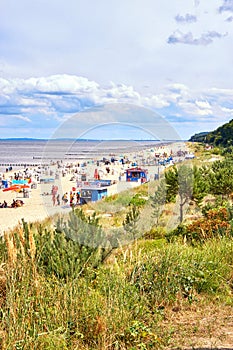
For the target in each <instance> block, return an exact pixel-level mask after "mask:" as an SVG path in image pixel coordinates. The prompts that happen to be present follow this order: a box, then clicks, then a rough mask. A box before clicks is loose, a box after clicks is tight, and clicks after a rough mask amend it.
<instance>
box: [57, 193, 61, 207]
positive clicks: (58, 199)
mask: <svg viewBox="0 0 233 350" xmlns="http://www.w3.org/2000/svg"><path fill="white" fill-rule="evenodd" d="M60 204H61V202H60V194H59V193H58V195H57V205H60Z"/></svg>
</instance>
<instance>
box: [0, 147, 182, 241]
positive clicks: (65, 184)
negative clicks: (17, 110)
mask: <svg viewBox="0 0 233 350" xmlns="http://www.w3.org/2000/svg"><path fill="white" fill-rule="evenodd" d="M177 149H180V145H179V144H175V145H174V144H173V145H171V144H169V145H166V146H158V147H157V148H156V150H155V149H153V152H152V150H151V149H145V150H141V151H139V152H133V153H132V152H131V153H128V154H125V157H126V158H128V159H129V160H130V161H131V164H132V163H134V162H135V163H138V164H139V166H140V163H141V162H142V160H143V159H144V160H145V159H146V160H147V161H149V159H153V157H154V153H155V152H154V151H156V152H157V153H160V154H161V155H162V154H163V153H164V152H166V153H168V154H170V152H171V150H172V151H173V154H174V152H176V150H177ZM109 158H110V157H109ZM100 159H101V157H100ZM101 164H102V163H101ZM106 167H107V166H106V165H104V164H102V165H100V166H98V167H97V166H96V163H95V162H94V161H93V162H91V161H90V162H89V163H88V164H87V166H86V167H85V168H81V169H80V170H81V172H83V173H86V174H87V179H93V177H94V172H95V169H96V168H97V169H98V172H99V174H100V175H101V179H110V180H114V181H115V182H116V184H115V185H113V186H111V187H110V188H109V190H108V195H111V194H114V193H119V192H121V191H124V190H127V189H128V188H132V187H135V186H139V185H140V183H139V182H138V183H132V182H126V181H125V175H123V174H124V171H125V170H126V169H127V168H129V167H131V165H130V164H125V165H124V166H122V164H121V163H120V162H115V164H114V165H112V164H110V165H109V168H110V173H109V174H107V173H106ZM141 167H142V168H144V169H148V174H149V176H148V177H149V179H150V180H153V179H154V174H155V173H157V172H158V166H155V165H153V164H152V165H145V166H143V165H142V166H141ZM163 169H164V167H162V166H161V167H160V172H162V171H163ZM13 174H14V169H13V171H12V172H9V173H5V178H6V179H7V178H9V177H10V176H12V175H13ZM120 174H121V181H119V175H120ZM73 175H74V174H73V173H72V171H70V172H68V173H66V175H65V176H61V175H60V177H59V179H56V180H55V181H54V183H50V184H39V183H38V185H37V188H36V189H31V190H30V196H29V198H23V193H18V192H13V191H7V192H3V190H2V189H1V190H0V203H3V201H4V200H5V201H6V202H7V203H8V205H10V204H11V203H12V201H13V199H21V200H23V202H24V205H23V206H22V207H19V208H0V235H3V234H4V232H5V231H8V230H10V229H13V228H14V227H15V226H16V225H18V224H19V223H21V222H22V219H24V220H25V221H26V222H35V221H41V220H43V219H45V218H47V217H48V216H51V215H53V214H56V213H68V212H69V211H70V210H71V208H70V206H69V203H68V204H67V205H63V204H62V195H63V194H64V193H66V192H67V193H68V198H69V193H70V191H72V188H73V187H75V188H76V180H75V179H72V178H73ZM52 185H55V186H57V187H58V193H59V194H60V200H61V205H60V206H53V203H52V195H51V189H52ZM44 193H49V194H48V195H44Z"/></svg>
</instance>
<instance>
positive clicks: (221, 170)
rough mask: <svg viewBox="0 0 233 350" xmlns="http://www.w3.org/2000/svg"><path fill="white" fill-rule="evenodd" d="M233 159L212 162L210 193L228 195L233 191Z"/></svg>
mask: <svg viewBox="0 0 233 350" xmlns="http://www.w3.org/2000/svg"><path fill="white" fill-rule="evenodd" d="M232 173H233V161H232V160H231V159H225V160H223V161H216V162H214V163H213V164H212V167H211V172H210V176H209V186H210V193H211V194H213V195H220V196H222V197H228V196H229V195H230V194H231V193H232V192H233V176H232Z"/></svg>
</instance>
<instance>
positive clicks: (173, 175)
mask: <svg viewBox="0 0 233 350" xmlns="http://www.w3.org/2000/svg"><path fill="white" fill-rule="evenodd" d="M165 181H166V202H167V203H169V202H175V201H176V196H177V193H178V170H177V167H176V166H173V167H171V168H169V169H168V170H166V171H165Z"/></svg>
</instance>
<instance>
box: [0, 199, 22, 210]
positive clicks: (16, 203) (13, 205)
mask: <svg viewBox="0 0 233 350" xmlns="http://www.w3.org/2000/svg"><path fill="white" fill-rule="evenodd" d="M23 205H24V202H23V201H22V200H21V199H16V200H15V199H13V201H12V203H11V204H10V206H8V204H7V202H6V201H5V200H4V202H3V203H0V208H19V207H22V206H23Z"/></svg>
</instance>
